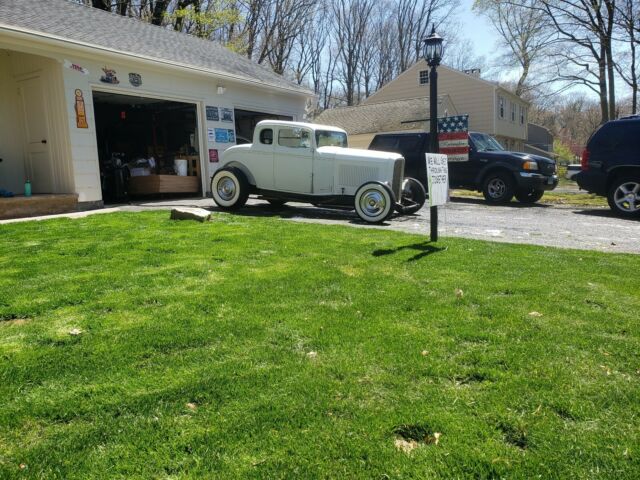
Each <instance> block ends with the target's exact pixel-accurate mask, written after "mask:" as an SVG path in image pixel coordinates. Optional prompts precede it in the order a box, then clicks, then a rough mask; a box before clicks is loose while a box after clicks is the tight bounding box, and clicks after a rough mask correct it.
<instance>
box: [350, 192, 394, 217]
mask: <svg viewBox="0 0 640 480" xmlns="http://www.w3.org/2000/svg"><path fill="white" fill-rule="evenodd" d="M395 205H396V199H395V196H394V194H393V192H392V191H391V189H390V188H389V187H388V186H387V185H385V184H384V183H380V182H367V183H365V184H363V185H362V186H361V187H360V188H358V191H357V192H356V195H355V197H354V206H355V209H356V213H357V214H358V216H359V217H360V218H361V219H362V220H364V221H365V222H367V223H380V222H384V221H385V220H386V219H387V218H389V217H390V216H391V215H392V214H393V211H394V208H395Z"/></svg>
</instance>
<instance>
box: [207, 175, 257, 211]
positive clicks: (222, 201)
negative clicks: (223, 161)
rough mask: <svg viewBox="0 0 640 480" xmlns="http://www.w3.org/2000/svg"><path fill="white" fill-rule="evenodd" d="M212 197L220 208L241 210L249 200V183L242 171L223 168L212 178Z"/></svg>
mask: <svg viewBox="0 0 640 480" xmlns="http://www.w3.org/2000/svg"><path fill="white" fill-rule="evenodd" d="M211 195H212V196H213V201H214V202H216V205H218V206H219V207H220V208H223V209H227V210H233V209H236V208H240V207H242V206H244V204H245V203H247V199H248V198H249V182H247V178H246V177H245V175H244V173H242V171H241V170H239V169H237V168H234V167H229V168H221V169H220V170H218V171H217V172H216V173H215V174H214V175H213V177H212V178H211Z"/></svg>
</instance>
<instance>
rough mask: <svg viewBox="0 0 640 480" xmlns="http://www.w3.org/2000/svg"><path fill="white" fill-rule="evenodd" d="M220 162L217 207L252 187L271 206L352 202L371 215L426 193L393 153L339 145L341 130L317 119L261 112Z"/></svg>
mask: <svg viewBox="0 0 640 480" xmlns="http://www.w3.org/2000/svg"><path fill="white" fill-rule="evenodd" d="M220 163H221V166H220V168H219V169H218V170H217V171H216V172H215V173H214V175H213V177H212V178H211V193H212V195H213V199H214V201H215V202H216V204H217V205H218V206H219V207H220V208H222V209H228V210H231V209H235V208H239V207H242V206H243V205H244V204H245V203H246V201H247V199H248V197H249V195H250V194H254V195H259V196H260V197H261V198H263V199H265V200H267V201H269V202H270V203H271V204H273V205H276V206H282V205H284V203H285V202H287V201H295V202H307V203H311V204H313V205H316V206H322V207H334V208H350V209H355V211H356V212H357V214H358V216H359V217H360V218H361V219H362V220H364V221H365V222H369V223H379V222H383V221H384V220H386V219H387V218H389V217H390V216H391V215H392V214H393V212H394V211H398V212H400V213H404V214H409V213H414V212H416V211H417V210H419V209H420V208H421V207H422V206H423V205H424V202H425V198H426V193H425V191H424V187H423V186H422V184H420V182H418V181H417V180H414V179H412V178H406V179H405V178H403V174H404V158H403V157H402V156H401V155H398V154H396V153H386V152H376V151H371V150H358V149H352V148H347V133H346V132H345V131H344V130H341V129H339V128H336V127H329V126H325V125H315V124H310V123H299V122H285V121H275V120H264V121H262V122H260V123H258V125H257V126H256V128H255V133H254V138H253V143H251V144H246V145H236V146H234V147H231V148H229V149H227V150H226V151H225V152H224V153H223V154H222V159H221V162H220Z"/></svg>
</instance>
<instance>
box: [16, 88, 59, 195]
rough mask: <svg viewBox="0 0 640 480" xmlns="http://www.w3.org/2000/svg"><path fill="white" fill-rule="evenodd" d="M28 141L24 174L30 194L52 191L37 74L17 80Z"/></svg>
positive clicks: (51, 177)
mask: <svg viewBox="0 0 640 480" xmlns="http://www.w3.org/2000/svg"><path fill="white" fill-rule="evenodd" d="M19 86H20V95H21V97H22V107H23V112H24V130H25V138H26V141H27V145H26V153H27V162H26V174H27V177H28V179H29V180H31V190H32V191H33V193H52V192H54V185H55V179H54V176H53V165H52V164H51V151H50V148H49V130H48V128H47V108H46V105H45V99H44V90H43V87H42V80H41V78H40V77H35V78H29V79H27V80H21V81H20V82H19Z"/></svg>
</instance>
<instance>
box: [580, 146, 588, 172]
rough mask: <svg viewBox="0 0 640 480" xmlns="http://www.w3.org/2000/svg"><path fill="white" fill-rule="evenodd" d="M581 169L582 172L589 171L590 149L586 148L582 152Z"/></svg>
mask: <svg viewBox="0 0 640 480" xmlns="http://www.w3.org/2000/svg"><path fill="white" fill-rule="evenodd" d="M580 167H581V168H582V171H583V172H584V171H585V170H589V149H588V148H585V149H584V150H583V151H582V160H581V161H580Z"/></svg>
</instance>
